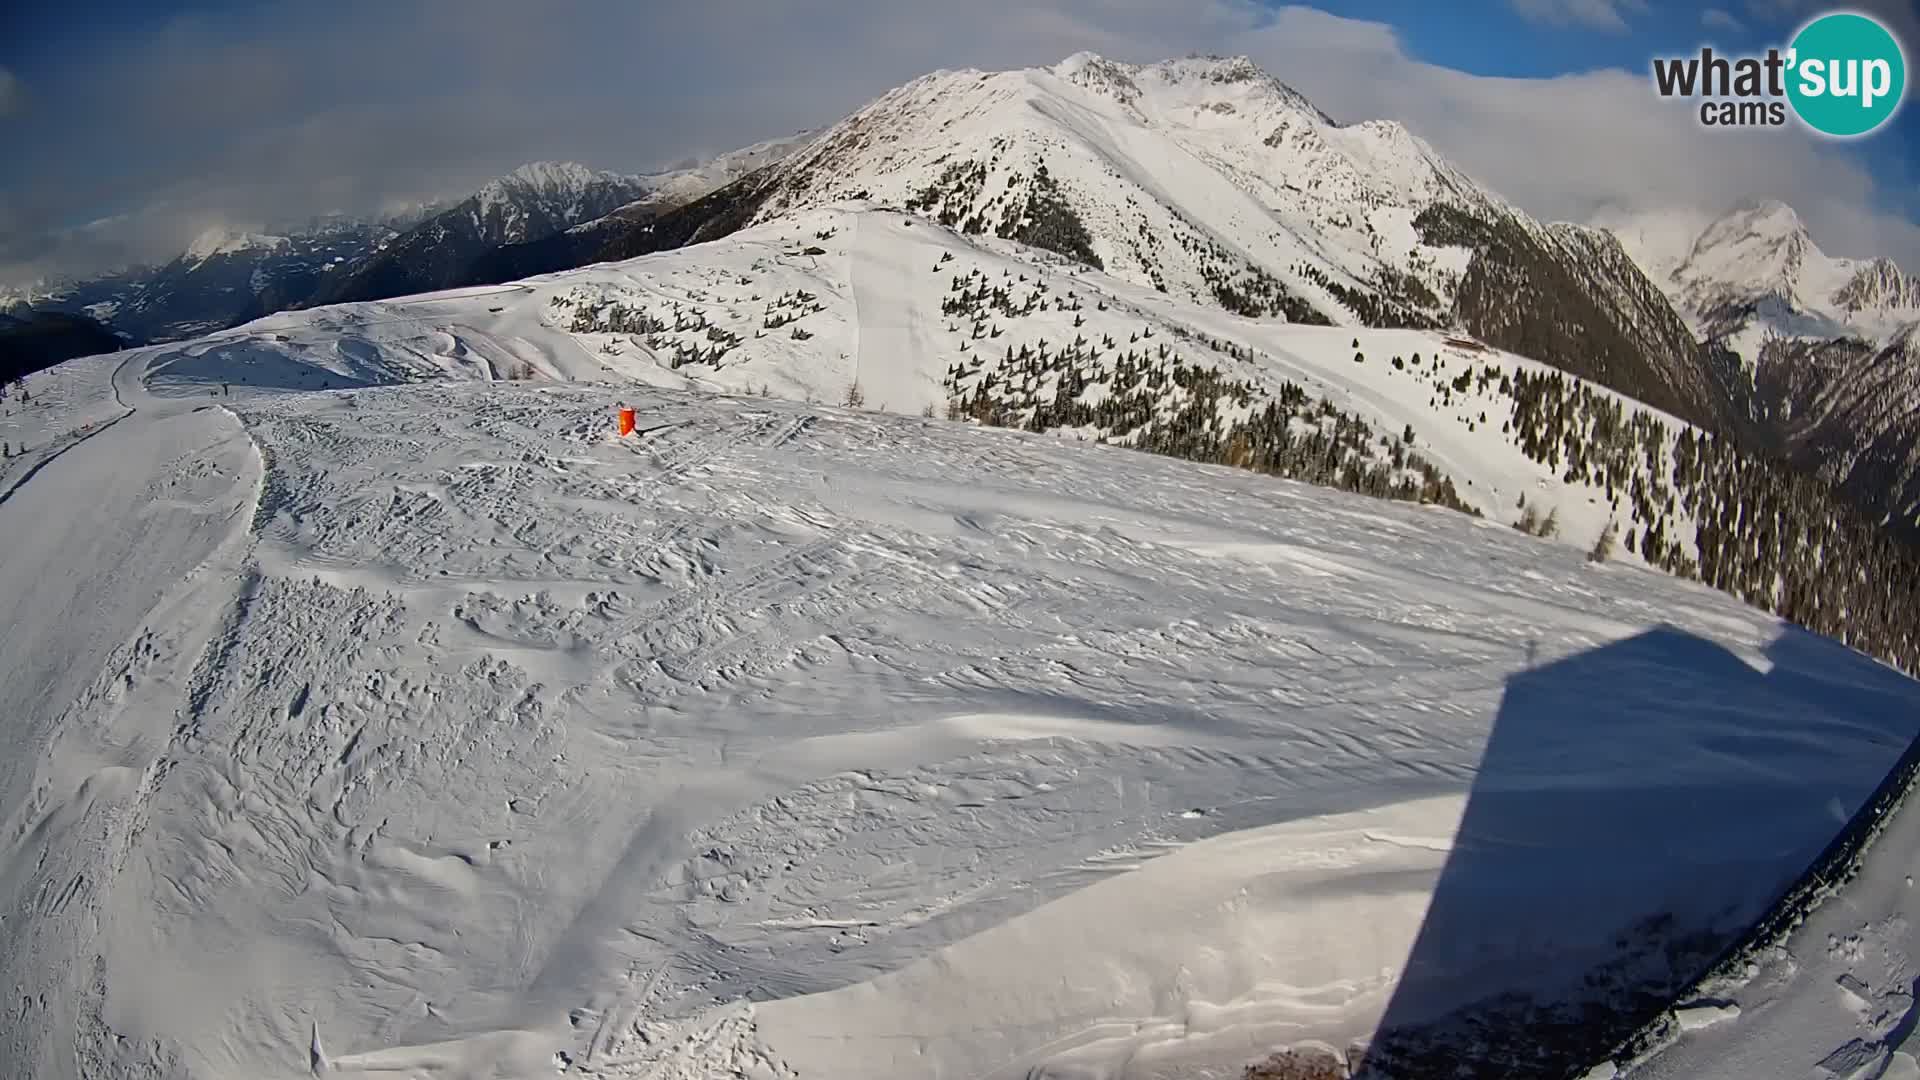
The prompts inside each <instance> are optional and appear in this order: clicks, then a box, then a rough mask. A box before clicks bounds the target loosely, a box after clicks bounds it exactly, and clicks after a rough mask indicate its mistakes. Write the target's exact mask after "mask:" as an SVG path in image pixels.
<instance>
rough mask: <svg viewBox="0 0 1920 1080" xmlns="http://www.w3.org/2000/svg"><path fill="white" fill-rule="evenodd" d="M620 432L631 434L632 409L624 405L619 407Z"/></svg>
mask: <svg viewBox="0 0 1920 1080" xmlns="http://www.w3.org/2000/svg"><path fill="white" fill-rule="evenodd" d="M620 434H621V435H631V434H633V410H632V409H629V408H626V407H624V406H623V407H622V408H621V409H620Z"/></svg>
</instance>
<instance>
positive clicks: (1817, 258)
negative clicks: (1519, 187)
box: [1592, 199, 1920, 368]
mask: <svg viewBox="0 0 1920 1080" xmlns="http://www.w3.org/2000/svg"><path fill="white" fill-rule="evenodd" d="M1592 223H1593V224H1594V225H1595V226H1597V227H1600V228H1604V229H1606V230H1607V231H1609V232H1612V233H1613V234H1614V235H1615V236H1616V237H1617V238H1618V239H1619V240H1620V242H1621V244H1622V246H1624V247H1625V248H1626V250H1627V252H1628V254H1629V255H1631V256H1632V257H1633V260H1634V262H1635V263H1636V264H1638V265H1639V266H1640V268H1641V269H1642V270H1643V271H1645V273H1646V274H1647V276H1648V277H1649V278H1650V279H1651V280H1652V281H1653V282H1654V283H1655V284H1656V285H1658V286H1660V288H1661V289H1662V291H1664V292H1665V293H1666V294H1667V296H1668V298H1669V299H1670V300H1672V301H1673V302H1674V304H1675V306H1676V307H1677V308H1678V309H1679V310H1680V312H1681V313H1682V314H1683V315H1685V316H1686V317H1687V318H1689V319H1690V320H1691V321H1692V323H1693V325H1694V328H1695V331H1696V332H1700V333H1704V332H1706V331H1707V330H1708V329H1709V323H1710V322H1712V317H1713V316H1714V315H1715V314H1716V309H1718V308H1720V307H1722V306H1723V305H1726V304H1733V305H1736V306H1738V305H1753V306H1754V309H1755V310H1754V315H1753V317H1752V318H1750V319H1747V320H1745V321H1744V323H1743V325H1741V326H1740V327H1739V329H1738V330H1737V331H1736V332H1735V333H1733V334H1732V335H1731V336H1730V337H1728V338H1727V339H1726V344H1727V345H1728V346H1729V347H1731V348H1732V349H1734V351H1735V352H1737V353H1738V354H1739V355H1740V356H1741V357H1742V359H1743V360H1744V361H1745V362H1746V364H1747V366H1748V367H1749V368H1752V367H1753V366H1754V365H1755V363H1756V362H1757V360H1758V357H1759V352H1760V347H1761V345H1762V344H1763V343H1764V342H1765V341H1766V340H1767V339H1768V338H1769V337H1770V336H1776V335H1777V336H1784V337H1788V338H1813V339H1822V340H1824V339H1830V338H1836V337H1843V336H1849V337H1864V338H1866V339H1867V340H1869V341H1871V342H1876V343H1880V344H1882V345H1884V344H1885V343H1886V342H1887V341H1888V339H1889V338H1890V336H1891V335H1895V334H1897V333H1899V331H1900V330H1901V328H1902V327H1904V326H1907V325H1910V324H1912V323H1913V322H1914V321H1916V320H1920V284H1916V280H1917V279H1914V278H1912V277H1910V276H1908V275H1906V274H1904V273H1902V272H1901V270H1900V268H1899V267H1897V266H1895V265H1894V264H1893V263H1892V262H1891V261H1890V260H1886V259H1875V260H1855V259H1844V258H1836V257H1833V256H1830V255H1828V254H1826V253H1825V252H1824V251H1822V250H1820V248H1819V246H1818V245H1817V244H1815V243H1814V241H1813V238H1812V236H1811V234H1810V233H1809V232H1808V231H1807V228H1806V226H1805V224H1804V223H1803V222H1802V221H1801V219H1800V216H1799V214H1798V213H1796V212H1795V211H1794V209H1793V208H1792V207H1790V206H1788V205H1786V204H1785V203H1782V202H1779V201H1777V200H1772V199H1746V200H1742V201H1740V202H1738V203H1736V204H1735V205H1734V206H1733V207H1731V208H1730V209H1728V210H1727V211H1726V212H1725V213H1723V214H1720V215H1719V216H1717V217H1711V216H1708V215H1706V214H1702V213H1699V212H1696V211H1692V210H1686V209H1664V210H1629V209H1625V208H1622V207H1617V206H1615V207H1607V208H1604V209H1603V210H1601V211H1599V212H1597V213H1596V214H1595V215H1594V217H1593V222H1592ZM1713 329H1715V331H1716V332H1721V333H1724V330H1722V329H1721V328H1719V327H1713Z"/></svg>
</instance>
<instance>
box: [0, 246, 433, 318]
mask: <svg viewBox="0 0 1920 1080" xmlns="http://www.w3.org/2000/svg"><path fill="white" fill-rule="evenodd" d="M395 235H396V232H395V230H394V228H393V227H392V226H391V225H389V224H387V223H383V222H377V221H361V220H358V219H343V218H336V219H321V220H319V221H315V222H312V223H310V224H309V225H308V226H306V227H303V228H300V229H289V230H287V231H286V234H285V235H264V234H258V233H251V232H246V231H239V230H229V229H210V230H208V231H207V232H206V233H204V234H203V235H201V236H200V237H198V238H197V239H196V240H195V241H194V243H193V244H192V245H191V246H190V248H189V250H187V251H185V252H183V253H181V254H180V255H179V256H178V257H176V258H173V259H170V260H168V261H167V262H166V263H164V264H162V265H159V266H151V267H136V268H132V269H128V270H124V271H121V272H117V273H113V274H107V275H103V276H100V277H96V278H89V279H84V280H77V281H70V282H63V283H60V284H57V285H53V286H49V287H46V288H42V289H38V290H34V291H31V292H28V293H21V294H18V295H15V296H14V297H13V298H12V300H11V301H10V300H9V299H8V298H7V297H6V296H4V295H0V311H5V310H9V309H11V310H15V311H20V312H26V311H58V312H73V313H79V314H86V315H88V316H90V317H92V318H95V319H97V320H99V321H100V322H102V323H104V324H106V325H107V326H109V327H111V328H112V329H113V330H115V331H116V332H118V333H121V334H124V335H125V336H127V337H129V338H131V339H133V340H135V341H140V342H147V341H171V340H175V339H179V338H186V337H192V336H194V335H197V334H204V333H207V332H209V331H212V330H218V329H222V328H225V327H228V326H232V325H234V324H235V323H236V322H242V321H245V320H246V319H249V318H256V317H258V316H260V315H263V314H265V313H266V312H268V311H274V310H278V309H279V308H281V307H285V306H288V305H290V304H292V303H295V302H297V301H298V300H301V299H304V298H305V297H307V296H309V295H311V294H312V293H313V291H314V289H316V288H317V287H318V286H319V283H320V282H321V281H323V280H325V278H326V277H327V276H328V275H329V274H332V273H336V272H338V271H340V270H341V269H342V268H344V267H346V266H349V265H351V264H354V263H357V262H359V261H360V260H361V259H364V258H366V257H367V256H368V255H370V254H372V253H373V252H375V251H377V250H378V249H379V247H380V245H382V244H384V243H386V242H387V241H389V240H391V239H392V238H393V237H394V236H395Z"/></svg>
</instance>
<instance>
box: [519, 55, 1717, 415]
mask: <svg viewBox="0 0 1920 1080" xmlns="http://www.w3.org/2000/svg"><path fill="white" fill-rule="evenodd" d="M848 198H863V199H870V200H872V201H874V202H876V203H878V204H881V205H890V206H894V207H900V208H904V209H907V210H910V211H914V212H919V213H924V214H926V215H927V216H929V217H933V218H935V219H936V220H939V221H941V222H943V223H945V224H949V225H951V226H953V227H955V228H958V229H960V230H961V231H963V232H965V233H967V234H968V235H976V236H987V235H992V236H997V237H1000V238H1003V239H1013V240H1019V241H1021V242H1024V243H1027V244H1029V245H1033V246H1038V247H1042V248H1047V249H1050V250H1053V251H1055V252H1058V253H1060V254H1062V255H1064V256H1066V257H1069V258H1072V259H1075V260H1077V261H1079V262H1081V263H1083V264H1085V265H1088V266H1093V267H1097V268H1103V269H1105V270H1107V271H1108V272H1109V273H1112V274H1113V275H1115V276H1116V277H1119V278H1121V279H1122V280H1125V281H1128V282H1131V283H1133V284H1136V285H1141V286H1147V287H1152V288H1155V289H1157V290H1159V291H1162V292H1165V293H1167V294H1168V295H1169V296H1171V297H1174V298H1175V299H1179V300H1185V301H1190V302H1193V303H1197V304H1203V305H1207V306H1212V307H1217V308H1222V309H1225V310H1230V311H1234V312H1237V313H1241V314H1246V315H1250V316H1261V317H1265V318H1270V319H1284V320H1287V321H1291V322H1297V323H1320V324H1335V325H1347V326H1374V327H1388V326H1399V327H1414V328H1422V327H1435V326H1440V325H1453V324H1459V325H1461V326H1464V327H1465V328H1466V329H1468V330H1469V331H1471V332H1473V333H1475V334H1477V335H1479V336H1480V337H1482V338H1484V339H1486V340H1488V341H1489V342H1492V343H1494V344H1497V345H1501V346H1503V347H1514V348H1521V349H1522V350H1523V351H1526V352H1528V353H1529V354H1531V355H1535V356H1536V357H1538V358H1540V359H1544V360H1547V361H1549V362H1551V363H1554V364H1556V365H1559V366H1561V367H1562V368H1564V369H1566V370H1569V371H1572V372H1574V373H1575V374H1579V375H1582V376H1585V377H1590V378H1596V379H1601V380H1603V381H1605V382H1606V383H1607V384H1608V385H1610V386H1612V387H1614V388H1615V389H1618V390H1621V391H1622V392H1626V393H1631V394H1633V395H1635V396H1636V397H1639V398H1641V399H1643V400H1647V401H1649V402H1652V403H1654V404H1656V405H1658V406H1660V407H1662V408H1665V409H1668V410H1670V411H1673V412H1675V413H1677V414H1681V415H1685V416H1687V417H1689V418H1690V419H1693V420H1695V421H1698V422H1701V423H1711V422H1712V421H1713V419H1714V418H1715V417H1716V416H1717V415H1718V413H1717V411H1716V410H1717V399H1716V396H1715V394H1714V393H1713V388H1712V386H1711V380H1710V379H1709V378H1708V377H1707V375H1706V374H1705V373H1704V372H1703V362H1702V360H1701V358H1700V356H1699V355H1697V354H1698V350H1697V348H1696V345H1695V343H1694V341H1693V339H1692V338H1691V336H1690V335H1689V334H1688V332H1687V329H1686V326H1685V324H1684V323H1683V322H1682V321H1681V320H1680V319H1679V318H1678V317H1677V316H1675V315H1674V314H1673V313H1671V312H1670V311H1666V310H1664V309H1665V308H1666V307H1667V305H1666V302H1665V301H1664V300H1663V299H1662V298H1661V296H1660V293H1659V291H1658V290H1657V289H1656V288H1653V287H1652V286H1650V285H1648V284H1646V283H1644V282H1643V281H1640V280H1638V279H1639V278H1640V277H1641V275H1640V274H1639V272H1638V270H1637V268H1636V267H1635V266H1634V264H1633V263H1632V261H1631V260H1630V259H1627V258H1625V257H1624V256H1621V257H1617V258H1616V257H1610V258H1608V259H1606V260H1604V261H1603V262H1604V265H1599V266H1596V265H1594V264H1593V262H1592V254H1593V250H1592V249H1593V245H1592V244H1591V243H1568V242H1567V237H1566V236H1565V235H1564V234H1563V233H1560V232H1555V231H1553V230H1549V229H1547V228H1546V227H1545V226H1543V225H1541V224H1540V223H1539V222H1537V221H1534V220H1533V219H1531V218H1529V217H1527V216H1526V215H1525V214H1523V213H1521V212H1520V211H1518V210H1516V209H1514V208H1513V207H1511V206H1510V205H1508V204H1506V203H1505V202H1504V201H1502V200H1501V199H1499V198H1498V197H1497V196H1495V195H1494V194H1492V193H1490V192H1488V191H1487V190H1485V189H1484V188H1482V187H1480V186H1478V185H1477V184H1475V183H1474V182H1473V181H1472V180H1471V179H1470V178H1468V177H1467V176H1465V175H1464V174H1463V173H1461V172H1460V171H1459V170H1458V169H1456V168H1455V167H1453V166H1452V165H1450V164H1448V163H1447V162H1446V161H1445V160H1443V159H1442V158H1440V157H1439V156H1438V155H1437V154H1435V153H1434V151H1433V150H1432V149H1431V148H1430V147H1429V146H1427V145H1426V144H1425V143H1423V142H1421V141H1420V140H1419V139H1417V138H1415V137H1414V136H1412V135H1411V134H1409V133H1408V132H1407V131H1406V130H1405V129H1404V128H1402V127H1400V126H1398V125H1396V124H1391V123H1383V122H1369V123H1360V124H1352V125H1346V126H1341V125H1337V124H1335V123H1333V122H1332V121H1331V120H1329V119H1328V118H1327V117H1326V116H1324V115H1323V114H1321V113H1320V112H1319V111H1318V110H1317V109H1315V108H1314V107H1313V106H1312V105H1311V104H1310V103H1308V102H1307V101H1306V100H1305V99H1304V98H1302V97H1301V96H1300V95H1299V94H1298V93H1296V92H1294V91H1293V90H1291V89H1289V88H1288V87H1286V86H1285V85H1284V84H1282V83H1280V82H1279V81H1278V80H1276V79H1274V78H1273V77H1272V76H1270V75H1267V74H1266V73H1264V72H1262V71H1260V70H1259V68H1257V67H1256V66H1255V65H1253V64H1252V63H1251V62H1250V61H1248V60H1246V59H1245V58H1232V59H1226V58H1217V57H1213V58H1199V57H1196V58H1188V59H1185V60H1176V61H1167V62H1164V63H1159V64H1153V65H1146V66H1138V65H1128V64H1119V63H1115V62H1112V61H1108V60H1104V59H1102V58H1100V57H1097V56H1093V55H1090V54H1082V55H1079V56H1075V57H1073V58H1070V59H1069V60H1067V61H1066V62H1064V63H1062V64H1059V65H1056V66H1054V67H1051V68H1045V69H1032V70H1023V71H1006V72H981V71H973V70H966V71H942V72H936V73H934V74H932V75H928V76H926V77H924V78H921V79H918V80H915V81H914V82H911V83H908V84H907V85H905V86H902V87H900V88H898V89H896V90H894V91H892V92H890V93H888V94H886V95H883V96H882V97H881V98H879V99H878V100H876V101H874V102H873V103H871V104H870V105H868V106H866V107H865V108H863V109H861V110H859V111H858V112H856V113H854V114H853V115H852V116H850V117H848V118H847V119H845V120H843V121H841V122H840V123H839V124H837V125H834V126H833V127H831V128H829V129H828V130H826V131H825V132H823V133H822V134H821V135H820V137H819V138H817V139H815V140H813V141H812V142H811V143H809V144H808V145H807V146H806V147H805V148H804V149H802V150H800V151H798V152H796V153H794V154H792V155H791V156H790V157H788V158H786V159H785V160H784V161H782V162H780V163H779V164H778V165H776V166H773V167H772V168H769V169H767V170H764V171H762V172H760V173H756V174H753V175H751V176H749V177H747V178H745V179H743V180H742V181H740V182H739V183H737V184H735V185H732V186H731V187H729V188H726V189H723V190H722V191H720V192H716V193H715V195H714V196H712V197H710V198H709V199H707V200H703V201H701V202H699V203H695V204H691V205H689V206H688V207H684V208H682V209H681V210H680V211H679V212H677V213H676V214H674V215H668V216H667V217H665V218H662V219H657V220H649V221H646V222H640V223H632V224H631V225H630V227H626V228H624V229H623V230H621V235H618V236H615V237H613V238H611V239H610V240H608V242H607V243H606V244H605V245H604V246H603V247H601V248H600V249H599V250H598V251H597V252H596V253H594V254H593V255H592V256H591V257H590V258H597V259H602V260H616V259H624V258H630V257H633V256H636V255H640V254H646V253H650V252H654V251H659V250H662V249H664V248H669V247H673V246H678V245H680V244H684V243H687V242H691V241H698V240H707V239H712V238H714V237H716V236H719V235H724V234H725V233H726V232H728V231H731V230H734V229H738V228H742V227H745V226H746V225H748V224H752V223H756V222H758V223H765V222H768V221H774V220H779V219H780V218H782V217H784V216H786V215H788V214H790V213H791V212H793V211H795V210H799V209H807V208H813V207H818V206H822V205H829V204H832V203H834V202H836V201H840V200H844V199H848ZM546 254H547V255H548V256H549V257H548V258H547V259H546V260H545V261H541V260H539V259H533V260H529V261H525V262H520V263H516V264H515V268H517V269H519V270H521V271H524V272H540V271H545V270H552V269H557V268H559V267H561V266H563V265H578V264H579V263H580V262H583V261H588V259H589V257H586V256H580V255H579V254H578V253H574V254H573V255H572V256H571V261H570V262H562V261H559V260H558V259H557V258H556V257H554V253H551V252H549V253H546ZM1623 275H1624V276H1625V277H1626V278H1629V279H1632V280H1624V281H1623V280H1622V276H1623Z"/></svg>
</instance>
